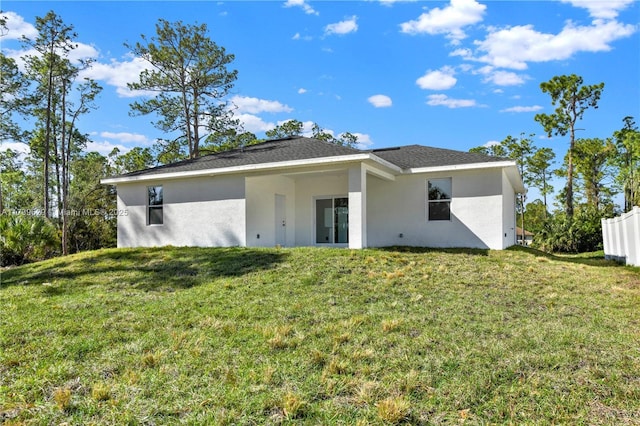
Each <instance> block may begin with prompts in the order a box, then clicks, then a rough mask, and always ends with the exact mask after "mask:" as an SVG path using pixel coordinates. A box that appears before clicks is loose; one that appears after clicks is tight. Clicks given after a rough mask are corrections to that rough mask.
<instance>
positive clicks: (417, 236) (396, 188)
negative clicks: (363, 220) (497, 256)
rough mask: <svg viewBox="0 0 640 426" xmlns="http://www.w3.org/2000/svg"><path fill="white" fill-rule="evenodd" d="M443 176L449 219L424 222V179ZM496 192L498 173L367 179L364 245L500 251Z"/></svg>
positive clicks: (498, 194) (500, 184)
mask: <svg viewBox="0 0 640 426" xmlns="http://www.w3.org/2000/svg"><path fill="white" fill-rule="evenodd" d="M448 177H450V178H452V182H451V185H452V188H451V190H452V201H451V220H450V221H428V220H427V206H426V203H427V180H428V179H436V178H448ZM502 191H503V181H502V171H501V169H484V170H472V171H454V172H449V173H423V174H416V175H403V176H397V177H396V180H395V181H384V180H381V179H378V178H375V177H372V176H368V194H367V214H368V229H367V231H368V244H369V246H372V247H380V246H391V245H408V246H426V247H473V248H489V249H502V248H504V243H503V239H504V236H503V235H504V232H503V223H502V222H503V220H502V219H503V216H504V215H505V212H506V210H507V207H503V197H502ZM512 206H513V204H511V207H510V208H511V209H512ZM511 215H512V216H513V215H514V213H513V210H511ZM511 221H513V219H512V220H511ZM400 234H402V237H400ZM512 244H513V243H512Z"/></svg>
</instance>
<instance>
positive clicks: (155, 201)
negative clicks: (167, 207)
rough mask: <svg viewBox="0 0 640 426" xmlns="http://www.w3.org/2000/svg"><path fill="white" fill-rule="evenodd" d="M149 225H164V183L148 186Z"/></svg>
mask: <svg viewBox="0 0 640 426" xmlns="http://www.w3.org/2000/svg"><path fill="white" fill-rule="evenodd" d="M147 195H148V197H147V199H148V204H147V225H162V223H163V221H164V218H163V215H162V201H163V200H162V198H163V194H162V185H158V186H149V187H147Z"/></svg>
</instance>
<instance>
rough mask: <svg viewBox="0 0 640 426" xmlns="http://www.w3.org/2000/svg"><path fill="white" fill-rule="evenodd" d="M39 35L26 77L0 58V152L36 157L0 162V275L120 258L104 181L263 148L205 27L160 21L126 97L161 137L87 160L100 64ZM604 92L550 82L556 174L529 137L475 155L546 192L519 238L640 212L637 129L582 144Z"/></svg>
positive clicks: (270, 134) (530, 207) (315, 131)
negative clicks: (5, 146) (617, 211)
mask: <svg viewBox="0 0 640 426" xmlns="http://www.w3.org/2000/svg"><path fill="white" fill-rule="evenodd" d="M35 28H36V33H37V35H36V36H35V37H34V38H28V37H23V38H22V40H21V43H22V45H23V47H24V48H25V50H27V51H29V52H33V53H29V54H27V55H26V56H24V57H23V58H22V59H23V62H24V65H23V67H24V69H23V70H21V69H20V67H18V64H17V63H16V61H15V60H14V59H12V58H10V57H7V56H5V55H4V54H3V53H0V140H10V141H15V142H23V143H25V144H26V145H28V146H29V153H28V154H26V155H22V154H20V153H18V152H16V151H12V150H6V151H3V152H0V172H1V174H0V243H1V245H2V247H1V248H2V250H1V252H2V255H1V256H0V263H2V264H7V263H21V262H24V261H28V260H32V259H36V258H41V257H46V256H50V255H54V254H67V253H72V252H77V251H82V250H92V249H97V248H101V247H110V246H114V245H115V242H116V220H117V218H116V214H117V212H116V197H115V192H114V189H113V188H112V187H109V186H104V185H100V179H101V178H102V177H104V176H111V175H116V174H122V173H127V172H131V171H135V170H141V169H145V168H149V167H153V166H156V165H162V164H168V163H172V162H175V161H178V160H183V159H187V158H196V157H199V156H201V155H206V154H211V153H215V152H219V151H223V150H227V149H233V148H236V147H241V146H247V145H252V144H255V143H259V142H261V141H262V140H261V139H259V138H257V137H256V135H255V134H253V133H251V132H248V131H245V130H244V129H243V127H242V125H241V123H240V122H239V120H238V119H236V118H235V117H234V108H235V106H234V105H233V104H231V103H230V101H229V97H228V95H229V93H230V91H231V90H232V88H233V87H234V85H235V82H236V80H237V78H238V71H237V70H234V69H232V64H233V61H234V59H235V57H234V55H233V54H231V53H229V52H227V51H226V50H225V48H224V47H221V46H218V45H217V44H216V43H215V42H214V41H212V40H211V39H210V38H209V36H208V29H207V26H206V25H205V24H202V25H187V24H183V23H182V22H180V21H178V22H169V21H166V20H164V19H160V20H159V21H158V22H157V24H156V28H155V30H156V31H155V34H153V35H151V36H145V35H142V36H141V39H140V40H139V41H138V42H136V43H133V44H126V43H125V46H126V47H127V48H129V49H130V51H131V52H132V53H133V54H134V55H136V56H137V57H140V58H142V59H144V60H145V61H146V62H147V64H148V68H147V69H145V70H143V71H142V72H141V73H140V75H139V76H138V78H137V81H134V82H132V83H129V84H128V87H129V89H130V90H133V91H140V93H144V94H146V96H140V97H139V98H138V99H139V100H137V101H134V102H132V103H131V104H130V112H129V114H130V115H131V116H133V117H136V116H148V117H149V118H150V119H152V120H153V121H152V124H153V125H154V126H155V127H156V128H157V129H158V130H159V132H160V134H162V135H163V137H162V138H159V139H157V140H156V142H155V144H154V145H153V146H151V147H136V148H133V149H131V150H130V151H128V152H126V153H123V152H120V151H119V150H118V149H117V148H116V149H114V150H113V151H112V152H111V153H109V154H108V155H101V154H99V153H97V152H88V151H87V144H88V143H89V142H90V141H91V140H90V136H89V135H87V134H85V133H83V132H82V131H81V130H80V129H81V123H82V119H83V117H85V116H86V115H87V114H90V113H91V112H92V111H94V110H96V109H97V108H98V106H99V105H98V102H97V100H98V97H99V95H100V93H101V91H102V87H101V86H100V85H99V84H98V83H97V82H96V81H94V80H92V79H90V78H87V77H85V76H86V75H87V73H86V72H85V71H86V70H88V69H89V68H90V67H91V66H92V63H93V62H94V61H95V59H92V58H88V59H84V60H80V61H72V60H71V58H72V57H73V55H72V54H73V52H74V50H75V49H77V48H78V42H77V41H76V40H77V38H78V35H77V34H76V32H75V31H74V27H73V25H68V24H66V23H65V22H64V21H63V20H62V19H61V17H60V16H58V15H57V14H56V13H55V12H54V11H50V12H48V13H47V14H46V15H45V16H43V17H37V18H36V21H35ZM6 33H7V25H6V18H5V17H3V16H2V14H1V13H0V38H1V37H2V36H4V35H6ZM603 87H604V84H603V83H600V84H599V85H593V86H583V85H582V79H581V78H580V77H577V76H561V77H554V79H552V80H551V81H549V82H547V83H543V84H542V85H541V88H542V90H543V91H544V92H546V93H549V94H550V95H551V98H552V103H553V104H554V105H556V106H557V108H556V110H555V112H554V114H550V115H545V114H539V115H537V116H536V121H538V122H540V124H542V126H543V128H544V130H545V132H546V133H547V134H548V135H549V136H551V135H561V136H565V135H567V134H569V136H570V144H569V149H568V151H567V155H566V157H565V160H564V162H563V164H562V166H561V167H560V168H559V169H554V168H553V166H552V164H553V160H554V153H553V151H552V150H551V149H549V148H542V149H538V148H536V147H535V146H534V144H533V141H532V139H531V136H529V137H524V135H520V137H518V138H514V137H511V136H508V137H507V138H506V139H505V140H504V141H502V143H500V144H498V145H494V146H491V147H489V148H486V147H479V148H476V149H474V150H476V151H481V152H485V153H487V154H490V155H500V156H508V157H511V158H514V159H516V161H517V162H518V167H519V168H520V172H521V174H522V176H523V178H524V181H525V184H527V185H529V186H534V187H538V188H539V189H540V193H541V194H542V196H543V201H542V203H543V205H542V207H539V206H538V205H537V204H536V201H534V202H532V203H528V204H527V203H526V194H521V195H520V198H519V201H518V209H519V212H520V217H521V224H522V227H523V228H524V227H525V226H527V227H528V228H529V229H531V230H533V231H537V230H538V229H540V230H541V232H540V233H539V234H540V235H542V234H543V232H542V231H543V230H549V229H555V228H553V227H550V226H548V225H549V223H550V222H549V221H551V220H557V221H558V223H562V224H563V225H562V226H574V223H575V222H574V221H573V217H574V199H577V200H578V202H579V205H578V207H579V209H578V215H577V216H579V215H580V214H582V213H583V211H587V210H586V209H585V208H583V205H584V206H590V207H591V208H592V209H593V211H595V212H597V214H596V215H600V216H602V215H606V214H610V213H612V211H613V210H612V209H613V208H612V203H611V197H612V196H613V195H614V193H615V192H616V191H618V190H620V191H622V192H623V193H624V197H625V208H628V206H630V205H633V204H637V203H638V198H639V195H638V194H639V193H640V190H639V189H638V185H639V182H640V177H639V176H638V167H639V160H638V156H639V155H640V147H638V144H639V142H638V128H637V126H636V125H635V122H634V121H633V118H631V117H627V118H625V121H624V126H623V127H622V128H621V129H620V130H619V131H618V132H616V133H615V134H614V135H613V136H612V138H610V139H607V140H605V141H602V140H600V139H576V138H575V130H576V128H575V125H576V123H577V122H578V121H579V120H581V119H582V116H583V114H584V112H585V111H586V110H587V109H588V108H597V102H598V100H599V98H600V96H601V92H602V90H603ZM149 94H150V95H149ZM303 133H306V132H305V129H304V124H303V123H302V122H301V121H298V120H290V121H287V122H285V123H282V124H280V125H278V126H276V127H275V128H274V129H272V130H269V131H267V132H266V137H267V138H269V139H272V138H282V137H287V136H295V135H302V134H303ZM309 133H310V135H311V136H312V137H315V138H318V139H321V140H324V141H327V142H330V143H335V144H340V145H346V146H352V147H353V146H355V145H356V144H357V141H358V138H357V136H356V135H354V134H352V133H350V132H345V133H342V134H340V135H338V136H334V135H333V134H332V133H331V132H329V131H327V130H325V129H323V128H322V127H321V126H320V125H318V124H317V123H314V124H313V126H312V128H311V131H310V132H309ZM560 171H561V172H560ZM613 171H615V175H612V173H614V172H613ZM558 173H563V174H566V177H567V185H566V187H565V188H564V189H563V190H562V191H561V193H560V195H559V196H560V197H564V198H563V200H564V207H563V209H561V210H562V211H561V213H562V215H561V214H559V213H555V212H553V213H552V212H550V211H549V208H548V204H547V196H548V195H550V194H552V193H553V188H552V186H551V184H550V183H549V182H550V181H551V177H552V176H554V175H557V174H558ZM607 179H610V180H612V182H615V185H613V183H612V182H609V181H607ZM574 180H577V187H576V188H577V198H576V196H575V195H574ZM583 198H584V202H583ZM538 211H539V212H541V214H542V218H543V219H540V218H539V216H540V214H537V213H536V212H538ZM588 211H591V210H588ZM525 212H526V213H527V214H526V215H525ZM594 214H595V213H594ZM525 216H527V217H528V225H527V223H525V222H524V220H525V219H524V218H525ZM560 218H565V220H564V222H562V220H560ZM539 223H544V225H539ZM567 224H568V225H567ZM558 229H559V231H558V232H560V230H561V229H560V228H558ZM554 232H556V231H555V230H554ZM552 248H555V249H558V248H560V249H561V248H562V247H559V246H556V247H552Z"/></svg>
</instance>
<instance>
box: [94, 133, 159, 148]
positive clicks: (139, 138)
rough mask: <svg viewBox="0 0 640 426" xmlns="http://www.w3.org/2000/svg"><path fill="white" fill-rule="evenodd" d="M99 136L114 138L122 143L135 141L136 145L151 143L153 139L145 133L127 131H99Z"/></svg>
mask: <svg viewBox="0 0 640 426" xmlns="http://www.w3.org/2000/svg"><path fill="white" fill-rule="evenodd" d="M100 136H101V137H103V138H107V139H115V140H117V141H120V142H122V143H135V144H136V145H151V144H153V141H151V140H149V138H147V137H146V136H145V135H141V134H139V133H128V132H118V133H113V132H101V133H100Z"/></svg>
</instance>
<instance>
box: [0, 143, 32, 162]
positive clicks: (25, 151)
mask: <svg viewBox="0 0 640 426" xmlns="http://www.w3.org/2000/svg"><path fill="white" fill-rule="evenodd" d="M9 149H10V150H11V151H13V152H17V153H18V154H19V155H18V157H19V158H20V159H22V158H23V157H24V156H26V155H29V154H30V153H31V148H30V147H29V145H27V144H26V143H22V142H2V143H0V152H2V151H7V150H9Z"/></svg>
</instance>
